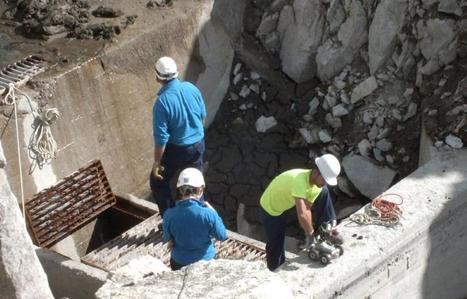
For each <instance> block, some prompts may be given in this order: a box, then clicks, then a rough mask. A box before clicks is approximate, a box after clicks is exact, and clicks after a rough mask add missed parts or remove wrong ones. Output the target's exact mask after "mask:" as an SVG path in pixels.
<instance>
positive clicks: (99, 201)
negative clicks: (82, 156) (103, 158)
mask: <svg viewBox="0 0 467 299" xmlns="http://www.w3.org/2000/svg"><path fill="white" fill-rule="evenodd" d="M115 203H116V198H115V195H114V194H113V193H112V190H111V188H110V184H109V182H108V180H107V177H106V175H105V172H104V168H103V167H102V163H101V162H100V161H98V160H95V161H92V162H90V164H89V165H88V166H86V167H83V168H80V169H79V170H78V171H76V172H74V173H72V174H71V175H69V176H67V177H66V178H64V179H63V180H61V181H60V182H58V183H57V184H56V185H54V186H52V187H50V188H47V189H44V190H43V191H41V192H40V193H38V194H36V195H35V196H34V197H33V198H32V199H31V200H29V201H27V202H26V204H25V207H26V216H27V219H28V223H29V226H30V228H31V230H32V233H33V236H34V239H35V243H36V244H37V245H38V246H41V247H50V246H51V245H53V244H55V243H56V242H58V241H60V240H61V239H63V238H65V237H67V236H69V235H70V234H71V233H73V232H74V231H76V230H77V229H79V228H80V227H82V226H83V225H85V224H86V223H88V222H89V221H91V220H93V219H94V218H96V217H97V215H99V214H100V213H102V212H103V211H105V210H106V209H108V208H110V207H111V206H113V205H115Z"/></svg>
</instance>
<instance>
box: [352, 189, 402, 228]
mask: <svg viewBox="0 0 467 299" xmlns="http://www.w3.org/2000/svg"><path fill="white" fill-rule="evenodd" d="M387 196H396V197H398V198H399V199H400V202H398V203H394V202H392V201H388V200H385V199H383V197H387ZM403 202H404V200H403V198H402V196H400V195H399V194H396V193H387V194H383V195H381V196H380V197H378V198H376V199H374V200H373V201H372V202H371V204H368V205H366V206H365V210H364V213H356V214H353V215H350V217H349V219H350V220H351V221H353V222H355V223H357V224H359V225H370V224H373V225H382V226H387V227H392V226H395V225H397V224H398V223H399V221H400V218H401V217H402V210H401V209H400V208H399V206H400V205H402V203H403Z"/></svg>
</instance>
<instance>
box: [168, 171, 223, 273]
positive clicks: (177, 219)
mask: <svg viewBox="0 0 467 299" xmlns="http://www.w3.org/2000/svg"><path fill="white" fill-rule="evenodd" d="M204 186H205V184H204V178H203V174H202V173H201V171H199V170H198V169H196V168H186V169H184V170H183V171H182V172H181V173H180V176H179V177H178V181H177V192H178V195H179V198H180V199H179V200H178V201H177V202H176V205H175V207H174V208H170V209H168V210H167V211H166V212H165V214H164V218H163V241H164V243H166V242H171V243H172V244H171V245H172V254H171V257H170V267H171V268H172V270H178V269H180V268H181V267H184V266H187V265H190V264H193V263H195V262H197V261H200V260H207V261H208V260H211V259H213V258H214V257H215V255H216V248H215V247H214V244H213V242H212V240H211V238H216V239H217V240H219V241H224V240H225V239H227V234H226V231H225V226H224V223H223V222H222V220H221V218H220V217H219V215H218V214H217V212H216V211H215V210H214V209H213V208H212V207H211V205H209V204H208V203H207V202H206V201H203V202H200V201H199V199H200V198H201V196H202V195H203V190H204Z"/></svg>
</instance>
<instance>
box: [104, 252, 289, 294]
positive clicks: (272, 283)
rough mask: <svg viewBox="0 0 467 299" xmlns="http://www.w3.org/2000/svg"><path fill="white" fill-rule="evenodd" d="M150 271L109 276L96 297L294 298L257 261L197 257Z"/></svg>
mask: <svg viewBox="0 0 467 299" xmlns="http://www.w3.org/2000/svg"><path fill="white" fill-rule="evenodd" d="M154 272H155V273H151V274H148V275H147V276H146V278H143V279H135V278H131V277H125V276H117V275H116V276H113V277H112V279H110V280H109V281H107V282H106V284H105V285H104V286H103V287H102V288H101V289H99V291H98V292H97V293H96V297H97V298H99V299H104V298H109V299H110V298H130V297H134V298H148V299H149V298H294V296H293V294H292V292H291V290H290V286H287V285H286V283H285V282H284V281H282V280H281V279H280V276H279V275H278V274H275V273H271V272H269V270H267V268H266V266H265V265H264V263H260V262H246V261H238V260H215V261H212V262H206V261H201V262H198V263H196V264H193V265H190V266H188V267H185V268H183V269H181V270H179V271H162V272H156V271H154Z"/></svg>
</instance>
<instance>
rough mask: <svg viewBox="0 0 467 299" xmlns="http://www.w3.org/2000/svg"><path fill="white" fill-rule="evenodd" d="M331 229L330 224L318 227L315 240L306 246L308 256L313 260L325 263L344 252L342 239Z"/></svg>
mask: <svg viewBox="0 0 467 299" xmlns="http://www.w3.org/2000/svg"><path fill="white" fill-rule="evenodd" d="M336 233H337V232H336V231H335V230H332V228H331V225H323V226H321V227H320V228H319V229H318V236H317V240H316V241H315V242H314V243H312V244H311V246H310V247H309V248H308V257H309V258H310V259H311V260H313V261H317V260H319V261H320V262H321V264H323V265H327V264H329V262H330V261H331V260H332V259H335V258H338V257H340V256H341V255H342V254H344V249H343V248H342V243H343V241H342V239H341V238H339V237H338V236H337V235H336Z"/></svg>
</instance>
